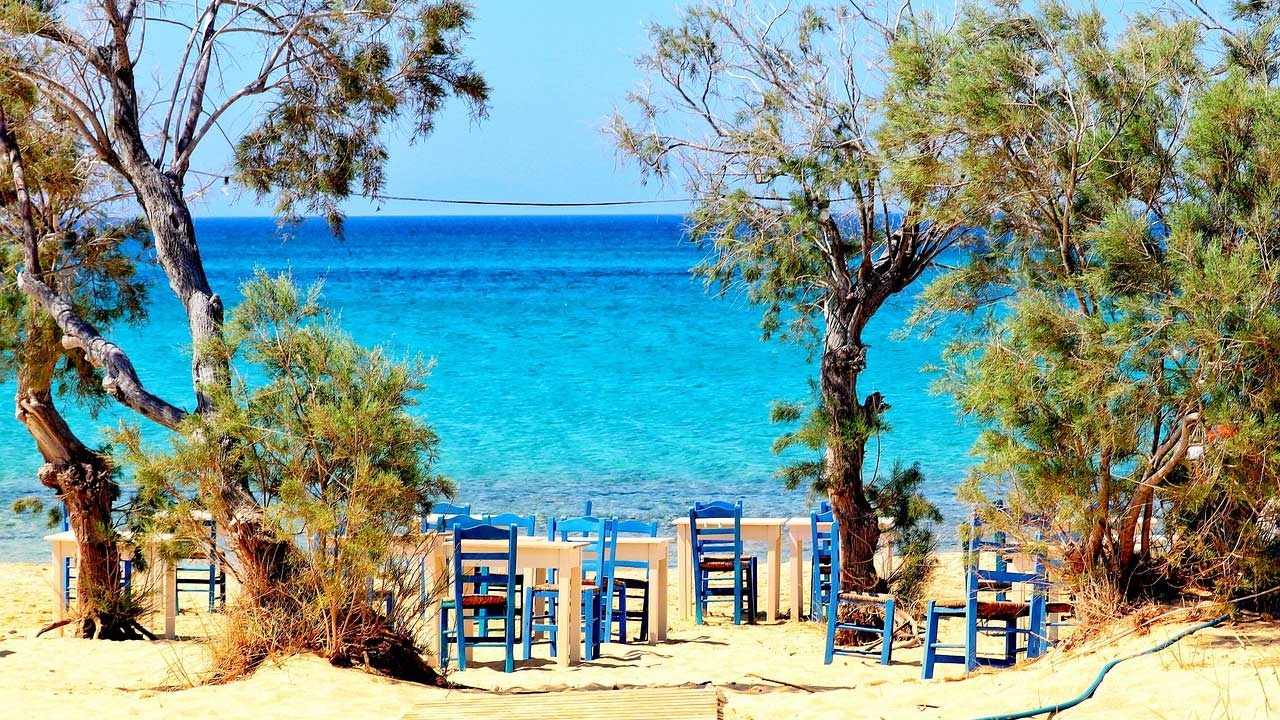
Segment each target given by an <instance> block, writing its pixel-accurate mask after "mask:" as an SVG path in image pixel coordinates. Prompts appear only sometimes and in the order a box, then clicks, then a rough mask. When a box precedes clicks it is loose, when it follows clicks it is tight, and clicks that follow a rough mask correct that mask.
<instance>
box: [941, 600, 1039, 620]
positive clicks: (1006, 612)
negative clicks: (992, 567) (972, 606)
mask: <svg viewBox="0 0 1280 720" xmlns="http://www.w3.org/2000/svg"><path fill="white" fill-rule="evenodd" d="M934 605H935V606H936V607H943V608H951V609H953V610H963V609H964V605H965V603H964V601H963V600H948V601H944V602H936V603H934ZM1030 614H1031V603H1025V602H1014V601H1012V600H979V601H978V618H979V619H982V620H1017V619H1018V618H1024V617H1027V616H1029V615H1030Z"/></svg>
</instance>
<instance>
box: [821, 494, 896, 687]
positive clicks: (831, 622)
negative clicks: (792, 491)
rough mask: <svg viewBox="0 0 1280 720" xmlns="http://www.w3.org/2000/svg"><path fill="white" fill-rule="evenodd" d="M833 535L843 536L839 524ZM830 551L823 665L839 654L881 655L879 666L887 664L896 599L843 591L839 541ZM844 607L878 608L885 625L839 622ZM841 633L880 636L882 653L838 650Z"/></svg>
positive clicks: (891, 647) (832, 527)
mask: <svg viewBox="0 0 1280 720" xmlns="http://www.w3.org/2000/svg"><path fill="white" fill-rule="evenodd" d="M814 516H815V517H817V513H814ZM815 524H816V523H815ZM831 536H832V537H834V538H839V537H840V523H838V522H832V524H831ZM830 551H831V556H830V562H831V569H830V576H831V586H830V590H829V592H828V594H827V605H826V617H827V646H826V654H825V655H824V658H823V662H824V663H825V664H827V665H830V664H831V661H832V659H833V658H834V657H835V656H836V655H879V656H880V664H881V665H888V664H889V661H890V660H891V659H892V657H893V615H894V597H893V596H892V595H886V594H879V593H857V592H847V591H842V590H841V588H840V542H839V540H838V539H837V540H835V541H832V542H831V543H830ZM815 574H816V573H815ZM841 605H854V606H861V607H875V608H878V609H879V610H880V614H881V616H882V617H883V619H884V625H883V626H881V627H875V626H873V625H866V624H859V622H843V621H841V620H840V606H841ZM839 630H852V631H854V632H859V633H867V634H872V635H879V636H880V650H879V652H877V651H875V650H864V649H862V648H860V647H838V646H837V645H836V632H837V631H839Z"/></svg>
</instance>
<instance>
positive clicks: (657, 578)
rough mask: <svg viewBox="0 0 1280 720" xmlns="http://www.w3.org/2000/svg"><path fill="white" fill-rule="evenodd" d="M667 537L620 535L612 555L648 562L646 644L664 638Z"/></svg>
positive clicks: (620, 558)
mask: <svg viewBox="0 0 1280 720" xmlns="http://www.w3.org/2000/svg"><path fill="white" fill-rule="evenodd" d="M670 554H671V538H669V537H620V538H618V549H617V554H616V555H615V558H616V559H618V560H625V561H628V562H633V561H640V562H647V563H649V589H648V593H649V644H650V645H652V644H653V643H655V642H662V641H664V640H666V639H667V563H668V558H669V557H670Z"/></svg>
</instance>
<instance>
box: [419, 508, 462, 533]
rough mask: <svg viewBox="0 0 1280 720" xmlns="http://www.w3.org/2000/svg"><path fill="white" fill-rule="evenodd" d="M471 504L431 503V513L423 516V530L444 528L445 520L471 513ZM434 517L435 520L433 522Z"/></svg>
mask: <svg viewBox="0 0 1280 720" xmlns="http://www.w3.org/2000/svg"><path fill="white" fill-rule="evenodd" d="M470 514H471V504H470V503H468V504H466V505H453V504H450V503H447V502H438V503H432V504H431V514H430V515H429V516H428V515H423V516H422V532H426V531H428V530H431V529H433V528H434V529H436V530H444V521H445V520H447V519H449V518H450V517H453V516H454V515H470ZM433 518H434V520H435V522H432V519H433Z"/></svg>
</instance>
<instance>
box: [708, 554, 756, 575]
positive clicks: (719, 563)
mask: <svg viewBox="0 0 1280 720" xmlns="http://www.w3.org/2000/svg"><path fill="white" fill-rule="evenodd" d="M739 562H740V563H741V564H742V567H744V568H745V567H747V566H748V565H750V564H751V558H749V557H744V558H739ZM698 567H700V568H702V569H703V570H711V571H730V572H731V571H732V570H733V558H706V559H704V560H703V561H702V562H701V563H698Z"/></svg>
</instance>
